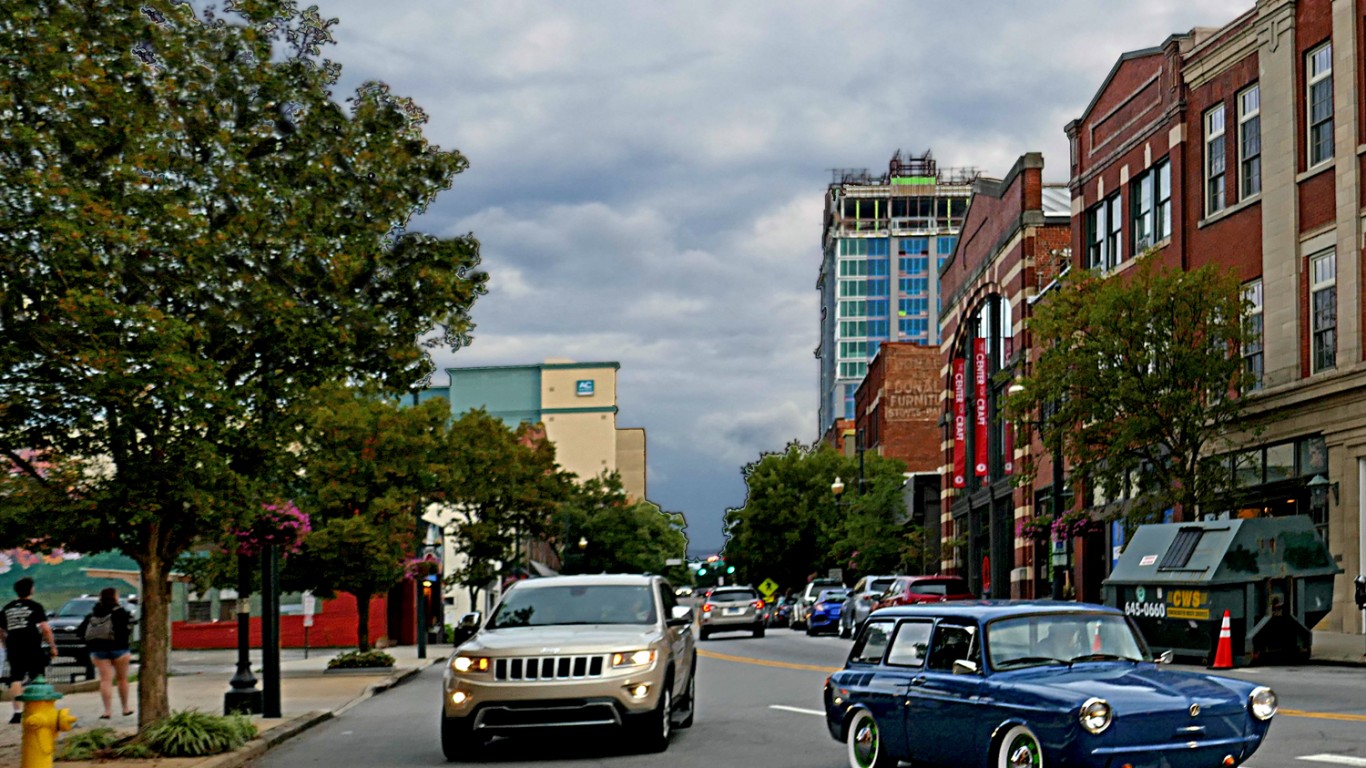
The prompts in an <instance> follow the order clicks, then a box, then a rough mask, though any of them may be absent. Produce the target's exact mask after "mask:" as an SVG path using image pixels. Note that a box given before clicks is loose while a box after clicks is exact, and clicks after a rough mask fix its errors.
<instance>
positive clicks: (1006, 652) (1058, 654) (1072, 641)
mask: <svg viewBox="0 0 1366 768" xmlns="http://www.w3.org/2000/svg"><path fill="white" fill-rule="evenodd" d="M987 654H988V658H989V659H990V661H991V666H992V668H994V669H1014V668H1018V667H1028V666H1037V665H1042V664H1067V665H1071V664H1075V663H1077V662H1080V661H1151V660H1152V656H1151V655H1150V654H1149V653H1148V648H1147V646H1145V645H1144V644H1143V641H1142V640H1140V639H1139V638H1138V637H1136V636H1135V635H1134V631H1133V628H1132V627H1130V625H1129V622H1128V621H1127V620H1125V618H1124V617H1123V616H1119V615H1116V614H1109V613H1057V614H1044V615H1038V616H1020V617H1017V618H1011V619H998V620H996V621H993V622H991V623H990V624H988V625H987Z"/></svg>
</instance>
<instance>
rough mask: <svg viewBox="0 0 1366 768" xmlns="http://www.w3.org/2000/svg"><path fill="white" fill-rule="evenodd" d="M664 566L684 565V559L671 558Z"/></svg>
mask: <svg viewBox="0 0 1366 768" xmlns="http://www.w3.org/2000/svg"><path fill="white" fill-rule="evenodd" d="M664 564H665V565H682V564H683V558H681V557H671V558H669V559H668V560H665V561H664Z"/></svg>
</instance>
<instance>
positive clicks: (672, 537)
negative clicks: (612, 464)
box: [556, 472, 688, 577]
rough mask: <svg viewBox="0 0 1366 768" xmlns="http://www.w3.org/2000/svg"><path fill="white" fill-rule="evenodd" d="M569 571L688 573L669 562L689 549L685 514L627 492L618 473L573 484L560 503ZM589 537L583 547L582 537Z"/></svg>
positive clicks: (560, 534) (563, 548)
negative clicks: (684, 532) (632, 496)
mask: <svg viewBox="0 0 1366 768" xmlns="http://www.w3.org/2000/svg"><path fill="white" fill-rule="evenodd" d="M559 518H560V521H561V530H560V531H559V532H557V534H556V540H557V541H558V543H559V545H560V557H561V561H562V566H561V571H562V572H563V573H658V574H665V575H672V576H674V577H680V576H683V574H684V573H685V572H686V568H684V567H682V566H672V567H671V566H668V565H667V564H666V561H668V560H669V559H671V558H677V559H680V560H681V559H683V557H684V556H685V555H686V553H687V549H688V539H687V536H685V535H684V534H683V526H684V520H683V516H682V515H680V514H678V513H677V512H665V511H664V510H662V509H660V508H659V505H657V504H654V503H653V502H649V501H644V500H635V499H630V498H628V497H627V495H626V492H625V491H624V490H622V487H621V477H620V476H619V475H618V474H616V473H615V472H612V473H606V474H604V475H602V476H600V477H595V478H590V479H588V480H587V481H585V482H584V483H583V484H582V485H576V486H574V487H573V488H571V489H570V492H569V494H568V498H567V499H566V500H565V501H564V502H563V503H562V504H561V505H560V511H559ZM581 538H582V539H583V540H584V541H585V546H584V547H583V549H582V550H580V549H579V547H578V542H579V540H580V539H581Z"/></svg>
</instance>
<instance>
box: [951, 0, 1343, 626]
mask: <svg viewBox="0 0 1366 768" xmlns="http://www.w3.org/2000/svg"><path fill="white" fill-rule="evenodd" d="M1363 17H1366V0H1350V1H1348V2H1343V1H1342V0H1339V1H1338V2H1332V0H1299V2H1295V1H1294V0H1258V1H1257V2H1255V3H1254V4H1253V7H1252V8H1251V9H1250V10H1248V11H1247V12H1246V13H1243V14H1242V15H1240V16H1238V17H1237V18H1235V19H1233V20H1231V21H1230V22H1229V23H1227V24H1226V25H1224V26H1222V27H1219V28H1217V29H1204V28H1198V29H1194V30H1191V31H1190V32H1188V33H1184V34H1177V35H1172V36H1171V37H1169V38H1168V39H1167V40H1166V41H1164V42H1163V43H1162V44H1161V45H1157V46H1155V47H1152V48H1148V49H1144V50H1139V51H1133V52H1130V53H1126V54H1124V55H1123V56H1121V57H1120V59H1119V61H1118V62H1116V64H1115V65H1114V68H1113V69H1112V70H1111V71H1110V73H1109V75H1108V76H1107V77H1106V78H1105V79H1104V82H1103V83H1102V85H1101V86H1100V89H1099V90H1098V91H1097V92H1096V94H1095V96H1094V98H1093V99H1092V100H1091V103H1090V105H1089V106H1088V107H1087V108H1086V110H1085V111H1084V112H1083V113H1082V115H1081V116H1080V117H1079V118H1078V119H1076V120H1074V121H1072V122H1071V123H1069V124H1068V125H1067V127H1066V132H1067V136H1068V138H1069V140H1070V145H1071V181H1070V185H1071V194H1072V214H1073V221H1072V224H1073V226H1072V253H1073V263H1074V264H1075V265H1076V266H1078V267H1087V268H1096V269H1101V270H1104V271H1106V272H1108V273H1111V274H1122V273H1123V272H1124V271H1125V270H1127V269H1128V268H1129V267H1130V265H1131V264H1132V263H1133V259H1134V257H1135V255H1137V254H1139V253H1142V252H1143V251H1144V250H1145V249H1147V248H1156V249H1157V251H1158V258H1160V259H1161V260H1162V261H1163V262H1165V263H1167V264H1170V265H1175V266H1180V267H1182V268H1197V267H1200V266H1202V265H1204V264H1208V263H1217V264H1221V265H1224V266H1226V267H1227V268H1229V269H1232V270H1234V271H1235V272H1236V273H1237V275H1238V276H1239V278H1240V279H1241V280H1242V281H1243V283H1244V286H1245V295H1246V296H1247V297H1248V299H1249V300H1250V301H1251V302H1252V304H1253V305H1254V309H1253V311H1252V313H1251V315H1250V317H1249V322H1250V323H1252V324H1254V326H1255V327H1257V328H1259V329H1260V330H1261V339H1260V343H1256V344H1252V345H1249V346H1248V348H1246V349H1244V350H1242V354H1243V355H1244V357H1245V359H1246V361H1247V365H1248V366H1249V368H1250V369H1251V370H1253V371H1254V372H1256V373H1257V374H1258V375H1259V376H1260V386H1259V387H1258V389H1257V390H1256V391H1255V392H1253V393H1251V394H1250V395H1249V400H1250V407H1251V408H1252V409H1253V410H1254V411H1256V412H1258V413H1260V414H1264V415H1270V416H1272V417H1273V418H1272V420H1271V422H1270V426H1269V428H1267V430H1266V431H1265V432H1264V433H1263V434H1261V435H1259V436H1258V438H1257V439H1258V443H1259V444H1258V446H1257V447H1256V448H1255V449H1254V450H1253V451H1251V452H1250V453H1248V454H1246V455H1245V456H1244V457H1243V458H1244V459H1245V460H1247V461H1249V462H1250V463H1249V465H1248V468H1247V469H1246V471H1245V472H1243V473H1242V474H1241V475H1240V476H1241V478H1242V480H1243V487H1242V488H1241V489H1240V493H1239V494H1238V495H1237V496H1236V497H1233V498H1229V499H1228V500H1227V503H1225V504H1223V505H1222V508H1220V509H1209V510H1198V511H1196V510H1179V509H1178V510H1172V511H1171V513H1172V515H1173V517H1174V519H1178V520H1179V519H1183V518H1189V517H1192V516H1194V515H1195V514H1197V513H1198V514H1200V515H1202V516H1206V517H1211V516H1212V517H1219V516H1230V515H1231V516H1241V517H1252V516H1259V515H1278V514H1291V513H1299V514H1304V513H1307V514H1310V515H1311V516H1312V517H1313V519H1314V521H1315V523H1316V525H1317V526H1318V528H1319V531H1320V534H1321V535H1322V536H1323V537H1324V539H1325V540H1326V541H1327V542H1328V545H1329V548H1330V549H1331V551H1332V552H1333V553H1334V556H1335V558H1336V559H1337V560H1338V562H1339V564H1340V565H1341V566H1342V567H1343V568H1344V569H1345V571H1346V573H1345V574H1344V575H1343V576H1342V577H1340V578H1339V581H1338V583H1337V585H1336V587H1337V588H1336V590H1335V593H1336V594H1335V606H1334V611H1333V613H1332V614H1330V616H1329V617H1328V618H1327V619H1325V620H1324V621H1323V622H1322V623H1321V624H1320V625H1319V627H1320V628H1322V629H1332V630H1339V631H1360V625H1359V618H1358V616H1359V615H1358V613H1357V611H1356V610H1355V606H1354V605H1353V604H1352V597H1351V596H1352V590H1351V583H1350V580H1351V578H1352V577H1353V576H1355V575H1356V574H1357V573H1358V572H1360V571H1361V570H1362V568H1363V565H1362V563H1363V560H1366V557H1363V554H1366V553H1363V551H1362V537H1361V532H1360V521H1361V517H1362V506H1361V505H1362V503H1363V496H1362V492H1361V489H1362V486H1363V485H1364V484H1366V365H1363V360H1366V347H1364V346H1363V336H1362V330H1361V329H1362V324H1363V320H1366V315H1364V314H1363V313H1364V312H1366V304H1364V303H1363V302H1362V289H1361V286H1362V279H1363V274H1362V258H1361V253H1362V245H1361V243H1362V214H1363V202H1366V198H1363V189H1362V176H1363V171H1366V156H1363V154H1362V151H1363V150H1362V149H1361V148H1362V147H1363V146H1366V113H1364V112H1363V104H1366V100H1363V99H1361V98H1359V95H1358V91H1359V89H1360V87H1361V83H1362V82H1366V76H1364V75H1363V62H1366V56H1363V45H1364V44H1366V34H1364V33H1363V25H1362V19H1363ZM946 338H947V337H946ZM1311 481H1314V482H1315V484H1314V486H1313V487H1311V485H1310V482H1311ZM1316 489H1319V490H1316ZM1083 490H1084V489H1083ZM1330 491H1331V492H1330ZM1122 501H1123V499H1122V498H1121V499H1116V498H1102V497H1100V496H1099V494H1097V493H1094V492H1087V493H1085V494H1084V497H1083V499H1082V503H1083V504H1084V505H1085V506H1087V507H1089V508H1092V509H1093V510H1099V509H1100V508H1102V507H1104V506H1105V505H1106V504H1110V503H1118V502H1122ZM1122 544H1123V532H1122V530H1119V529H1118V528H1117V527H1114V526H1112V527H1111V528H1110V530H1106V531H1102V532H1099V533H1096V534H1093V535H1091V536H1089V537H1087V539H1086V540H1084V541H1082V542H1079V551H1078V561H1079V563H1080V571H1081V573H1080V574H1079V576H1080V579H1079V583H1078V586H1079V596H1081V597H1084V598H1092V599H1093V598H1095V597H1098V596H1099V582H1100V579H1102V578H1103V577H1104V575H1105V574H1106V573H1108V571H1109V569H1110V567H1111V566H1112V559H1111V558H1112V553H1113V552H1114V551H1117V548H1118V547H1119V546H1120V545H1122ZM1287 597H1293V595H1287Z"/></svg>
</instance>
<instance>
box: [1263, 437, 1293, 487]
mask: <svg viewBox="0 0 1366 768" xmlns="http://www.w3.org/2000/svg"><path fill="white" fill-rule="evenodd" d="M1294 476H1295V445H1294V443H1281V444H1280V445H1272V446H1268V447H1267V449H1266V482H1268V483H1275V482H1278V481H1280V480H1289V479H1291V478H1293V477H1294Z"/></svg>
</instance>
